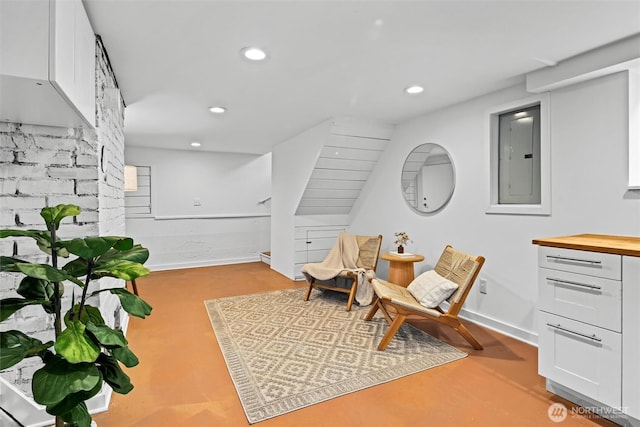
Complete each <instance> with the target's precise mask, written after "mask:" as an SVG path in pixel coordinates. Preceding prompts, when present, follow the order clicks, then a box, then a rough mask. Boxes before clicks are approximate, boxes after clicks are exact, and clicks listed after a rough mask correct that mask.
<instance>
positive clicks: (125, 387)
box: [98, 353, 133, 394]
mask: <svg viewBox="0 0 640 427" xmlns="http://www.w3.org/2000/svg"><path fill="white" fill-rule="evenodd" d="M98 364H99V365H98V369H99V370H100V372H102V376H103V378H104V380H105V382H106V383H107V384H109V386H111V388H112V389H113V391H115V392H116V393H120V394H127V393H129V392H130V391H131V390H133V384H131V380H130V378H129V377H128V376H127V374H125V373H124V372H123V371H122V369H121V368H120V365H119V364H118V360H117V359H116V358H114V357H112V356H107V355H106V354H104V353H101V354H100V357H98Z"/></svg>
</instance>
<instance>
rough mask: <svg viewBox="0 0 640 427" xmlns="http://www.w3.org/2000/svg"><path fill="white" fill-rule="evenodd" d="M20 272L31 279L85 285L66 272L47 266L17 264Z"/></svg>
mask: <svg viewBox="0 0 640 427" xmlns="http://www.w3.org/2000/svg"><path fill="white" fill-rule="evenodd" d="M16 266H17V267H18V270H20V271H21V272H22V273H24V274H26V275H27V276H29V277H33V278H36V279H43V280H48V281H49V282H63V281H65V280H71V281H73V282H74V283H78V284H79V285H84V283H82V282H80V281H79V280H78V279H76V278H75V277H71V276H69V275H68V274H67V273H66V272H65V271H62V270H58V269H57V268H53V267H51V266H50V265H47V264H31V263H26V264H16Z"/></svg>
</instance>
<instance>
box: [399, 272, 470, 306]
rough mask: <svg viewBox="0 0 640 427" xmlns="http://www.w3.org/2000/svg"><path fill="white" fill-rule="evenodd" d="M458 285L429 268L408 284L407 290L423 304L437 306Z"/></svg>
mask: <svg viewBox="0 0 640 427" xmlns="http://www.w3.org/2000/svg"><path fill="white" fill-rule="evenodd" d="M456 289H458V285H457V284H456V283H454V282H452V281H451V280H448V279H445V278H444V277H442V276H440V275H439V274H438V273H436V272H435V271H434V270H429V271H427V272H425V273H422V274H421V275H419V276H418V277H416V278H415V279H414V280H413V282H411V283H410V284H409V286H407V290H408V291H409V292H410V293H411V295H413V297H414V298H415V299H416V300H417V301H418V302H419V303H420V304H421V305H423V306H425V307H427V308H436V307H438V306H439V305H440V304H441V303H442V302H443V301H444V300H446V299H447V298H449V297H450V296H451V295H452V294H453V293H454V292H455V290H456Z"/></svg>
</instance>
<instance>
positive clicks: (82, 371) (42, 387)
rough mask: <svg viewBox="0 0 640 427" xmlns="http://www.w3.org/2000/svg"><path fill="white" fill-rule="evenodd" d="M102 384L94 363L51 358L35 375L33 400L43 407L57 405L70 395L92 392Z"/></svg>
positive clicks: (56, 356)
mask: <svg viewBox="0 0 640 427" xmlns="http://www.w3.org/2000/svg"><path fill="white" fill-rule="evenodd" d="M99 384H102V374H101V373H100V371H99V370H98V367H97V366H96V365H95V364H93V363H77V364H72V363H69V362H67V361H66V360H65V359H63V358H62V357H61V356H59V355H54V356H53V357H51V358H49V359H48V360H47V361H46V363H45V365H44V366H43V367H42V368H40V369H38V370H37V371H36V372H35V373H34V374H33V381H32V382H31V389H32V391H33V399H34V400H35V401H36V402H37V403H39V404H41V405H47V406H48V405H55V404H57V403H60V402H62V400H63V399H65V398H66V397H67V396H68V395H70V394H73V393H78V392H83V391H84V392H90V391H91V390H94V388H95V387H96V386H97V385H99Z"/></svg>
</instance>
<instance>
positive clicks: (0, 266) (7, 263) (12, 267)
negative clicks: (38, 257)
mask: <svg viewBox="0 0 640 427" xmlns="http://www.w3.org/2000/svg"><path fill="white" fill-rule="evenodd" d="M18 264H29V261H23V260H21V259H18V258H12V257H8V256H0V271H6V272H10V273H19V272H20V270H18Z"/></svg>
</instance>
